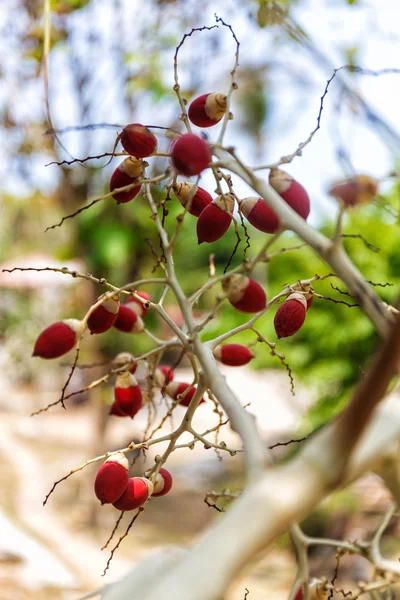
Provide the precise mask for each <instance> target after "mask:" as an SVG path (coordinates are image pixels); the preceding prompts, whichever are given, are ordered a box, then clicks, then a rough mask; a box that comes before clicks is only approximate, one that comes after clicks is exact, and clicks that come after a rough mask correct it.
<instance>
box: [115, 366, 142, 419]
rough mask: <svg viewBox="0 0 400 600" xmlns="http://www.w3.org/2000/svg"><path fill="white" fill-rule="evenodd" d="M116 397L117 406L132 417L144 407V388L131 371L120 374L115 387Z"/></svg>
mask: <svg viewBox="0 0 400 600" xmlns="http://www.w3.org/2000/svg"><path fill="white" fill-rule="evenodd" d="M114 399H115V404H116V406H117V408H118V409H119V410H120V411H121V412H123V413H125V415H127V416H128V417H131V418H133V417H134V416H135V415H136V413H137V412H138V411H139V410H140V409H141V408H142V404H143V396H142V390H141V389H140V387H139V384H138V382H137V381H136V379H135V377H134V375H132V373H130V372H129V371H123V372H122V373H119V374H118V376H117V380H116V382H115V388H114Z"/></svg>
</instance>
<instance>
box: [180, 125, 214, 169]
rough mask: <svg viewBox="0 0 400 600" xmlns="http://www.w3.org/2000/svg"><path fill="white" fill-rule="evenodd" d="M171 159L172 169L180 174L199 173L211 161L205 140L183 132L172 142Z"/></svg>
mask: <svg viewBox="0 0 400 600" xmlns="http://www.w3.org/2000/svg"><path fill="white" fill-rule="evenodd" d="M171 161H172V165H173V167H174V169H175V170H176V171H178V173H181V174H182V175H187V176H188V177H190V176H191V175H200V173H201V172H202V171H204V169H207V167H208V165H209V164H210V162H211V150H210V147H209V145H208V144H207V142H205V141H204V140H203V139H201V138H200V137H198V136H197V135H194V134H193V133H185V134H183V135H181V136H180V137H179V138H178V139H177V140H176V141H175V142H174V143H173V145H172V148H171Z"/></svg>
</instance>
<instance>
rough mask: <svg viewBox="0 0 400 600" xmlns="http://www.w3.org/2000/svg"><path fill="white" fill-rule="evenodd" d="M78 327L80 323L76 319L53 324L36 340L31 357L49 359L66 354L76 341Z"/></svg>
mask: <svg viewBox="0 0 400 600" xmlns="http://www.w3.org/2000/svg"><path fill="white" fill-rule="evenodd" d="M80 326H81V322H80V321H78V320H77V319H65V320H64V321H58V322H57V323H53V325H50V326H49V327H47V328H46V329H44V330H43V331H42V333H41V334H40V335H39V337H38V338H37V340H36V342H35V347H34V349H33V354H32V356H40V358H46V359H49V358H59V357H60V356H63V355H64V354H67V352H69V351H70V350H72V348H73V347H74V346H75V344H76V342H77V340H78V331H79V328H80Z"/></svg>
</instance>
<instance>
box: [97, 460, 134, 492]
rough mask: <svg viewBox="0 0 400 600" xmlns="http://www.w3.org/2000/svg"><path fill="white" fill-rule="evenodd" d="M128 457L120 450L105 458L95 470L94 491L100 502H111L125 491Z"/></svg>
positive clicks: (127, 477) (127, 478)
mask: <svg viewBox="0 0 400 600" xmlns="http://www.w3.org/2000/svg"><path fill="white" fill-rule="evenodd" d="M128 469H129V463H128V459H127V458H126V456H125V455H124V454H122V452H118V453H116V454H113V455H112V456H110V458H107V460H106V462H105V463H104V464H103V465H102V466H101V467H100V469H99V470H98V471H97V475H96V479H95V480H94V493H95V494H96V496H97V498H98V499H99V500H100V502H101V503H102V504H112V503H113V502H115V501H116V500H118V498H120V497H121V496H122V494H123V493H124V492H125V490H126V487H127V485H128V480H129V473H128Z"/></svg>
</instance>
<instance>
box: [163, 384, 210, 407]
mask: <svg viewBox="0 0 400 600" xmlns="http://www.w3.org/2000/svg"><path fill="white" fill-rule="evenodd" d="M188 388H190V390H189V391H188V392H187V393H186V394H185V396H184V398H181V399H179V398H178V396H180V395H182V394H183V393H184V392H185V391H186V390H187V389H188ZM165 389H166V392H167V394H168V396H171V398H173V399H174V400H179V404H180V406H186V407H187V406H189V404H190V402H191V400H192V398H193V396H194V395H195V393H196V390H197V388H196V387H191V384H190V383H183V382H180V381H172V382H171V383H169V384H168V385H167V387H166V388H165ZM202 402H204V398H202V399H201V400H200V402H199V404H202Z"/></svg>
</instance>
